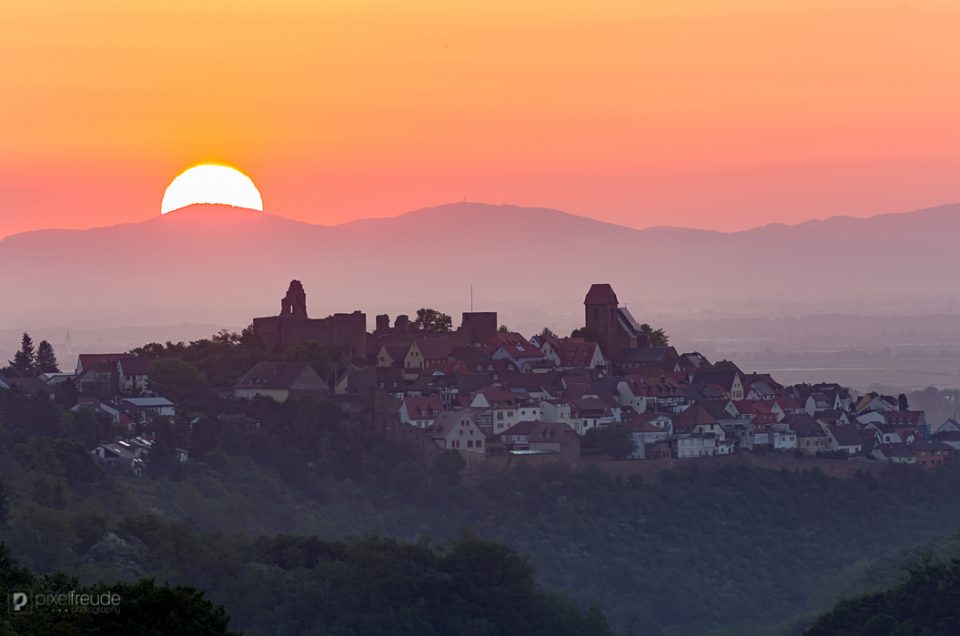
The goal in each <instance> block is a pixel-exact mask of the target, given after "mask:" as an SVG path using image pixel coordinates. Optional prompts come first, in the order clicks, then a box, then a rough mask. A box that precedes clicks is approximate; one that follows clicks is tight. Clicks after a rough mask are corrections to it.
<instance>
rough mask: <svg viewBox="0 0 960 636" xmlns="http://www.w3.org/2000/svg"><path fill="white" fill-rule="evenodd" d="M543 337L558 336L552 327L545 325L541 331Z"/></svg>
mask: <svg viewBox="0 0 960 636" xmlns="http://www.w3.org/2000/svg"><path fill="white" fill-rule="evenodd" d="M540 337H541V338H556V337H557V334H555V333H553V329H551V328H550V327H544V328H543V331H541V332H540Z"/></svg>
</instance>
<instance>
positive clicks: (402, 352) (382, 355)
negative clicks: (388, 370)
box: [377, 345, 410, 367]
mask: <svg viewBox="0 0 960 636" xmlns="http://www.w3.org/2000/svg"><path fill="white" fill-rule="evenodd" d="M409 350H410V346H409V345H382V346H381V347H380V350H379V351H378V352H377V366H378V367H394V366H402V365H403V363H404V360H405V359H406V357H407V352H408V351H409Z"/></svg>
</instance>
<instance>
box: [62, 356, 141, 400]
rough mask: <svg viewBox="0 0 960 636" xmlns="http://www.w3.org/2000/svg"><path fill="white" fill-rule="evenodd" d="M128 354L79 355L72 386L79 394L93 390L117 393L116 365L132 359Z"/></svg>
mask: <svg viewBox="0 0 960 636" xmlns="http://www.w3.org/2000/svg"><path fill="white" fill-rule="evenodd" d="M132 357H134V356H133V355H131V354H129V353H81V354H80V355H79V356H77V367H76V370H75V371H74V384H76V386H77V390H78V391H80V392H81V393H85V392H90V391H94V390H100V391H105V392H108V393H114V392H116V391H117V389H118V386H117V363H118V362H119V361H120V360H122V359H124V358H132Z"/></svg>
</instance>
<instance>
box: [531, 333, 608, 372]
mask: <svg viewBox="0 0 960 636" xmlns="http://www.w3.org/2000/svg"><path fill="white" fill-rule="evenodd" d="M545 346H546V347H549V346H550V343H546V344H545ZM558 346H559V351H558V352H556V357H557V360H556V363H555V365H556V366H558V367H560V368H562V369H606V368H607V361H606V359H605V358H604V357H603V351H602V350H601V349H600V345H599V344H597V343H596V342H587V341H586V340H584V339H582V338H564V339H563V340H561V341H560V343H559V345H558ZM545 355H547V358H548V359H549V355H548V354H546V352H545Z"/></svg>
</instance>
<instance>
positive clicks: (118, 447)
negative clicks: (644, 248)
mask: <svg viewBox="0 0 960 636" xmlns="http://www.w3.org/2000/svg"><path fill="white" fill-rule="evenodd" d="M583 305H584V322H583V327H582V328H581V329H577V330H576V331H575V332H574V333H573V334H571V335H570V336H569V337H560V336H558V335H556V334H554V333H552V332H551V331H550V330H549V329H544V330H543V331H542V332H541V333H538V334H533V335H530V336H529V337H527V336H524V335H522V334H519V333H515V332H512V331H510V330H508V329H506V328H505V327H503V326H501V325H500V324H499V323H498V319H497V314H496V312H465V313H463V315H462V317H461V321H460V325H459V326H458V327H457V328H456V329H454V327H453V324H452V322H453V321H452V319H451V318H450V317H449V316H446V315H444V314H442V313H441V312H439V311H436V310H433V309H426V308H423V309H421V310H419V311H418V312H417V315H416V318H414V319H412V320H411V318H410V317H409V316H406V315H400V316H396V317H395V319H394V320H393V321H391V319H390V317H389V316H386V315H379V316H376V319H375V325H376V326H375V329H374V331H373V332H372V333H368V332H367V319H366V315H365V314H364V313H363V312H361V311H356V312H353V313H350V314H334V315H332V316H329V317H326V318H320V319H316V318H310V317H309V315H308V313H307V301H306V293H305V290H304V289H303V286H302V285H301V284H300V282H299V281H292V282H291V283H290V286H289V288H288V290H287V292H286V294H285V295H284V297H283V298H282V300H281V310H280V313H279V314H277V315H275V316H267V317H262V318H254V319H253V321H252V326H251V327H250V328H249V329H248V330H245V331H244V332H243V334H228V333H222V334H218V336H216V337H214V339H213V340H212V341H209V343H210V346H216V345H217V344H219V345H223V346H232V347H235V348H243V347H246V348H247V349H246V350H245V351H246V354H245V355H244V356H241V357H239V358H238V359H237V360H235V361H232V362H230V364H232V365H233V366H234V367H237V365H239V364H246V365H247V366H244V367H243V368H228V369H227V370H226V373H224V374H223V375H222V377H204V376H203V375H202V374H201V373H200V371H199V370H198V369H197V368H195V367H194V366H193V365H192V364H190V363H189V362H184V361H183V360H180V359H179V358H178V355H179V354H178V351H181V352H182V351H185V350H186V348H185V347H186V345H182V344H181V345H173V344H171V343H168V344H167V345H166V346H163V345H156V344H155V345H148V346H145V347H142V348H141V349H138V350H135V351H133V352H126V353H116V352H102V353H84V354H80V356H79V358H78V360H77V364H76V368H75V370H73V371H72V372H60V371H59V370H55V369H53V368H50V362H49V361H47V362H45V363H44V364H45V365H46V366H45V367H44V365H38V364H37V363H36V361H35V358H36V354H35V353H34V352H33V351H32V343H30V344H29V347H28V343H27V342H26V340H25V341H24V345H23V349H22V350H21V352H20V353H18V357H17V359H15V360H14V361H12V364H11V367H8V368H7V369H5V370H4V371H3V375H2V376H0V389H6V390H9V391H13V392H17V393H21V394H24V395H26V396H32V397H34V398H36V399H50V400H56V401H58V402H59V403H61V404H62V405H63V406H64V407H65V408H67V409H69V411H70V412H71V413H74V414H81V413H86V414H87V416H90V415H92V416H93V417H94V418H96V421H97V422H99V423H101V424H102V427H101V430H105V431H109V435H107V437H109V438H110V439H104V438H103V436H102V435H95V436H94V438H93V441H94V442H95V444H94V445H93V447H92V448H90V449H89V450H90V452H91V454H92V455H93V456H94V458H95V459H97V460H98V461H100V462H102V463H103V464H105V465H107V466H109V467H111V468H115V469H117V470H119V471H123V472H126V471H129V472H131V473H134V474H139V473H140V471H141V470H142V469H143V467H144V466H145V465H146V464H147V463H149V462H150V461H151V453H153V456H154V457H155V456H157V452H156V451H157V449H158V447H159V446H164V448H163V455H164V457H166V458H168V460H169V461H175V462H179V463H182V462H186V461H189V457H190V454H191V452H192V451H193V450H194V449H193V448H191V446H192V445H193V444H194V443H196V440H197V439H198V437H202V435H200V433H199V429H200V428H201V427H206V428H207V429H208V430H207V431H206V433H204V435H206V436H207V437H209V436H213V437H216V435H218V434H220V433H222V432H223V430H224V429H225V428H231V430H235V429H237V428H238V427H239V429H240V430H253V429H255V428H256V427H257V426H258V423H257V421H256V414H255V409H252V408H249V407H246V406H244V405H251V404H253V403H255V402H257V401H259V400H272V401H274V402H278V403H284V402H286V401H288V400H297V399H300V398H312V399H320V400H327V401H331V402H335V403H337V404H339V405H340V406H341V407H342V408H344V409H345V410H346V411H347V412H351V413H353V414H354V415H355V416H356V418H357V419H358V421H360V422H362V423H364V424H365V425H366V426H367V427H368V428H369V429H370V430H372V431H375V432H376V433H377V434H380V435H384V436H392V437H394V438H395V439H398V440H401V441H404V442H406V443H409V444H412V445H414V446H417V447H419V448H421V449H425V450H427V451H430V449H432V451H430V452H444V451H454V452H455V453H457V454H459V455H460V457H461V458H462V459H463V460H464V464H465V466H466V467H467V468H468V470H469V469H473V468H476V467H478V466H483V465H489V466H492V467H498V466H507V465H516V464H520V463H543V462H556V461H559V462H562V463H564V464H568V465H571V466H577V465H579V464H581V463H582V462H583V461H585V460H589V459H591V458H598V457H607V458H610V459H615V460H623V461H661V462H663V461H676V460H690V461H695V460H696V459H698V458H704V457H717V456H730V455H743V454H755V455H770V454H781V455H784V456H790V457H795V458H803V457H811V458H813V457H816V458H833V459H861V460H877V461H881V462H892V463H898V464H918V465H921V466H925V467H935V466H939V465H942V464H943V463H944V462H947V461H950V460H952V459H953V458H954V455H955V453H956V451H957V449H960V423H958V422H957V421H955V420H953V419H949V420H947V421H945V422H933V423H930V422H928V421H927V419H926V416H925V414H924V412H923V411H922V410H914V409H911V408H910V406H909V404H908V403H907V400H906V397H905V396H902V395H901V396H890V395H881V394H877V393H867V394H864V395H858V394H856V393H855V392H854V391H852V390H850V389H849V388H847V387H844V386H840V385H838V384H835V383H828V382H824V383H818V384H797V385H791V386H786V385H783V384H781V383H779V382H778V381H777V380H776V378H774V377H772V376H771V375H770V374H768V373H763V372H756V371H753V370H751V371H746V370H743V369H741V368H740V367H738V366H737V365H736V364H735V363H734V362H732V361H729V360H718V361H710V360H708V359H707V358H706V357H704V356H703V355H701V354H700V353H697V352H685V353H681V352H678V351H677V350H676V349H675V348H674V347H673V346H671V345H670V344H669V340H668V336H667V335H666V334H665V333H664V332H663V331H662V330H654V329H652V328H651V327H649V326H648V325H645V324H640V323H638V322H637V320H636V319H635V318H634V317H633V316H632V315H631V314H630V312H629V311H628V310H627V309H626V308H625V307H623V306H621V305H620V303H619V301H618V299H617V295H616V293H615V291H614V290H613V288H612V287H611V286H610V285H609V284H603V283H598V284H594V285H592V286H591V287H590V289H589V290H588V291H587V293H586V296H585V298H584V301H583ZM25 338H26V336H25ZM43 344H46V343H42V345H43ZM197 344H198V343H191V345H197ZM46 347H47V349H49V345H46ZM178 347H179V349H178ZM41 348H43V346H41ZM44 355H45V356H46V357H47V358H49V357H51V355H52V353H51V352H50V351H45V354H44ZM31 356H34V361H33V362H31V359H30V358H31ZM181 357H182V356H181ZM317 360H320V361H321V362H320V363H319V364H318V363H317V362H316V361H317ZM54 366H55V363H54ZM318 367H320V368H318ZM208 375H211V374H209V373H208ZM231 380H232V382H231ZM201 384H203V385H204V386H205V390H207V391H209V392H210V393H211V394H212V395H215V396H216V400H214V401H203V400H198V399H196V393H195V392H191V390H190V387H191V386H193V385H196V386H199V385H201ZM225 405H226V406H225ZM165 430H166V431H171V430H176V431H179V433H178V434H176V435H174V434H172V433H170V434H167V435H165V434H164V431H165Z"/></svg>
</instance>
